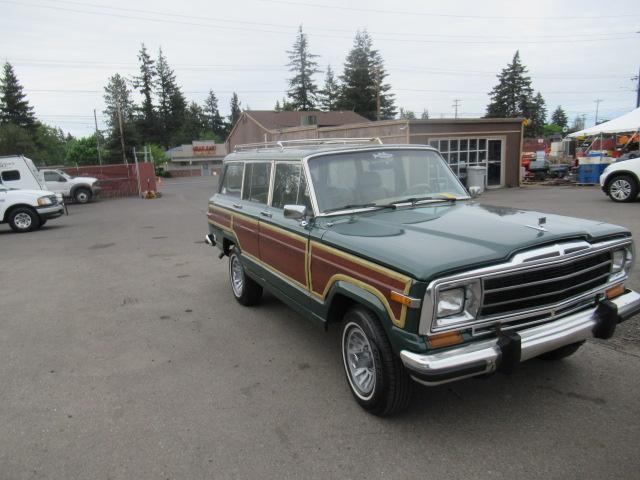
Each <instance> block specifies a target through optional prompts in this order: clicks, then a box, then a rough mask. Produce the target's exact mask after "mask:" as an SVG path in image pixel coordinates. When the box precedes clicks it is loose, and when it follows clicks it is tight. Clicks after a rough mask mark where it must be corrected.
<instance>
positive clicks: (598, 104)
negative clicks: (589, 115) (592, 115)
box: [594, 98, 602, 125]
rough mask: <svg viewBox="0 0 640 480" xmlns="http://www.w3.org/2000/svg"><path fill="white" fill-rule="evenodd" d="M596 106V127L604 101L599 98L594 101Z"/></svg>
mask: <svg viewBox="0 0 640 480" xmlns="http://www.w3.org/2000/svg"><path fill="white" fill-rule="evenodd" d="M594 102H595V104H596V125H597V124H598V110H599V109H600V102H602V100H600V99H599V98H597V99H595V100H594Z"/></svg>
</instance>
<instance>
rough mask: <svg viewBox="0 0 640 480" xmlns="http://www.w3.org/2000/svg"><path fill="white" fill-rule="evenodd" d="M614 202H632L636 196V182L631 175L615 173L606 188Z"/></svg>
mask: <svg viewBox="0 0 640 480" xmlns="http://www.w3.org/2000/svg"><path fill="white" fill-rule="evenodd" d="M607 192H608V193H609V197H611V200H613V201H614V202H633V201H634V200H635V199H636V197H637V196H638V182H636V180H635V178H633V177H632V176H631V175H616V176H615V177H613V178H612V179H611V181H610V182H609V186H608V188H607Z"/></svg>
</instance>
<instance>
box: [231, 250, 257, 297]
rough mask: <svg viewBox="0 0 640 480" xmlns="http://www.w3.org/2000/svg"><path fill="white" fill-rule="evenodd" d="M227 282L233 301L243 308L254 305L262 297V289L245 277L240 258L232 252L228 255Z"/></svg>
mask: <svg viewBox="0 0 640 480" xmlns="http://www.w3.org/2000/svg"><path fill="white" fill-rule="evenodd" d="M229 280H230V281H231V291H232V292H233V296H234V297H235V299H236V300H237V301H238V302H239V303H240V304H242V305H244V306H245V307H250V306H252V305H256V304H257V303H258V302H259V301H260V298H261V297H262V287H261V286H260V284H259V283H257V282H256V281H255V280H253V279H252V278H250V277H249V276H247V275H246V273H245V271H244V267H243V266H242V262H240V257H239V256H238V254H237V253H236V252H235V250H234V251H232V252H231V254H230V255H229Z"/></svg>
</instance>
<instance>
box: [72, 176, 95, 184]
mask: <svg viewBox="0 0 640 480" xmlns="http://www.w3.org/2000/svg"><path fill="white" fill-rule="evenodd" d="M70 181H71V182H72V183H88V184H92V183H94V182H97V181H98V179H97V178H95V177H73V178H72V179H71V180H70Z"/></svg>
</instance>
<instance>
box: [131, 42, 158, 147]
mask: <svg viewBox="0 0 640 480" xmlns="http://www.w3.org/2000/svg"><path fill="white" fill-rule="evenodd" d="M138 60H139V62H140V75H138V76H136V77H134V79H133V86H134V87H135V88H137V89H138V91H139V92H140V94H141V95H142V104H141V105H140V106H139V107H138V112H139V113H138V114H139V118H138V121H137V123H138V131H139V132H140V136H141V137H142V140H143V141H144V142H152V141H154V140H155V139H156V138H157V137H158V118H157V115H156V110H155V107H154V105H153V91H154V89H155V86H156V71H155V68H154V61H153V59H152V58H151V56H150V55H149V52H147V47H145V45H144V43H143V44H142V47H141V48H140V52H138Z"/></svg>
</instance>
